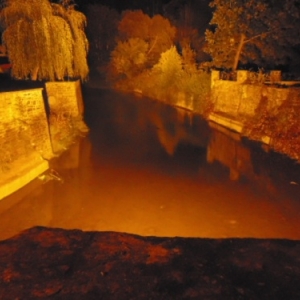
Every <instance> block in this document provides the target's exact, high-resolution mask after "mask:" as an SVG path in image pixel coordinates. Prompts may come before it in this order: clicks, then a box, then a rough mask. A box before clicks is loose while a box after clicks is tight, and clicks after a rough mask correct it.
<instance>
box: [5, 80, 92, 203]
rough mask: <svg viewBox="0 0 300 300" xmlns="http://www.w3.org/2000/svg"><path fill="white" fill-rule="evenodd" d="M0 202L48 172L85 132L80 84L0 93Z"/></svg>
mask: <svg viewBox="0 0 300 300" xmlns="http://www.w3.org/2000/svg"><path fill="white" fill-rule="evenodd" d="M0 103H1V104H0V149H1V155H0V200H1V199H3V198H4V197H6V196H7V195H9V194H11V193H12V192H14V191H16V190H18V189H19V188H21V187H22V186H24V185H26V184H27V183H28V182H30V181H31V180H33V179H34V178H35V177H37V176H38V175H40V174H41V173H43V172H44V171H46V170H47V169H48V167H49V165H48V160H49V159H51V158H52V157H53V156H54V155H55V154H58V153H60V152H61V151H62V150H65V149H66V148H67V147H68V146H69V144H70V142H71V139H74V137H75V135H78V133H79V132H82V131H86V130H87V127H86V126H85V124H84V122H83V120H82V116H83V99H82V94H81V86H80V82H79V81H76V82H57V83H47V84H46V93H44V89H41V88H39V89H32V90H23V91H16V92H5V93H0Z"/></svg>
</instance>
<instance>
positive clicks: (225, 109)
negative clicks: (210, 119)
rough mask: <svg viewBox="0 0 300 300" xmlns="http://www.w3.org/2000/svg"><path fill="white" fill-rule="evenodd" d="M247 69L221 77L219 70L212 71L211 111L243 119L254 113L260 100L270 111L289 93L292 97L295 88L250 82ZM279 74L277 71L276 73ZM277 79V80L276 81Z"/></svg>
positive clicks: (285, 98) (284, 99)
mask: <svg viewBox="0 0 300 300" xmlns="http://www.w3.org/2000/svg"><path fill="white" fill-rule="evenodd" d="M249 73H250V72H248V71H238V73H237V80H236V81H229V80H220V72H219V71H212V76H211V78H212V81H211V100H212V102H213V105H214V112H215V113H221V114H224V115H229V116H230V117H233V118H237V119H239V120H243V119H244V118H245V117H253V116H254V115H255V113H256V110H257V108H258V107H259V105H260V104H265V107H266V108H267V110H268V111H269V112H271V111H273V110H274V109H276V108H278V107H279V106H280V105H282V104H283V102H285V101H289V99H290V98H291V97H290V96H291V95H293V98H294V97H295V92H296V93H297V92H298V94H299V99H300V90H299V89H296V88H292V87H289V88H283V87H280V86H279V84H278V86H274V85H267V84H264V83H259V82H253V81H252V80H251V78H249V77H250V76H249ZM275 74H276V76H277V79H279V78H278V76H279V75H278V72H276V73H275ZM279 82H280V80H278V83H279Z"/></svg>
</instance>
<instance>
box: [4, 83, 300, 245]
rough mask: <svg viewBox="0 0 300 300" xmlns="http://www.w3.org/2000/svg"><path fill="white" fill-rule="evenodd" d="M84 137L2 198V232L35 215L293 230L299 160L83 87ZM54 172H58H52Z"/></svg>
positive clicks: (261, 231)
mask: <svg viewBox="0 0 300 300" xmlns="http://www.w3.org/2000/svg"><path fill="white" fill-rule="evenodd" d="M84 99H85V103H86V121H87V123H88V125H89V126H90V128H91V132H90V134H89V136H88V137H86V138H83V139H81V140H79V141H78V142H76V143H75V144H74V145H73V146H72V147H71V149H70V150H69V151H67V152H65V153H64V154H63V155H62V156H61V157H59V158H58V159H56V160H54V161H53V163H52V168H53V170H54V171H55V173H53V174H58V175H59V177H60V178H61V179H62V180H61V181H58V180H50V181H48V182H46V183H45V182H44V181H41V180H40V179H36V180H34V181H33V182H32V183H31V184H29V185H28V186H26V187H25V188H23V189H22V190H20V191H18V192H17V193H15V194H14V195H11V196H9V197H7V198H6V199H4V200H2V201H0V220H1V222H0V239H5V238H8V237H10V236H12V235H14V234H17V233H18V232H20V231H21V230H24V229H27V228H29V227H32V226H36V225H41V226H49V227H60V228H66V229H83V230H97V231H120V232H128V233H135V234H139V235H146V236H149V235H150V236H182V237H213V238H216V237H258V238H289V239H300V229H299V228H300V165H299V164H296V163H295V162H292V161H290V160H289V159H286V158H284V157H282V156H280V155H278V154H275V153H272V152H266V151H264V150H262V149H261V147H260V146H259V145H255V144H253V143H250V142H248V141H244V140H241V138H240V137H239V135H238V134H235V133H233V132H231V131H228V130H225V129H224V128H222V127H218V126H216V125H215V124H207V123H206V122H205V121H203V120H202V119H201V118H200V117H199V116H195V115H194V116H193V115H192V114H191V113H189V112H187V111H184V110H180V109H175V108H172V107H168V106H165V105H163V104H161V103H158V102H155V101H151V100H148V99H143V98H139V97H133V96H130V95H122V94H118V93H116V92H112V91H108V90H96V89H85V91H84ZM56 172H57V173H56Z"/></svg>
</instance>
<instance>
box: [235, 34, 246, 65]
mask: <svg viewBox="0 0 300 300" xmlns="http://www.w3.org/2000/svg"><path fill="white" fill-rule="evenodd" d="M245 38H246V36H245V35H244V34H243V33H242V34H241V39H240V42H239V45H238V47H237V50H236V54H235V58H234V63H233V67H232V69H233V71H235V70H236V69H237V67H238V63H239V58H240V55H241V52H242V49H243V46H244V42H245Z"/></svg>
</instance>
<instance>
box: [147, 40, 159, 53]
mask: <svg viewBox="0 0 300 300" xmlns="http://www.w3.org/2000/svg"><path fill="white" fill-rule="evenodd" d="M156 42H157V36H156V37H155V40H154V43H153V44H152V46H151V48H150V49H149V51H148V52H147V55H148V54H149V53H150V52H151V51H152V50H153V48H154V46H155V44H156Z"/></svg>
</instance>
